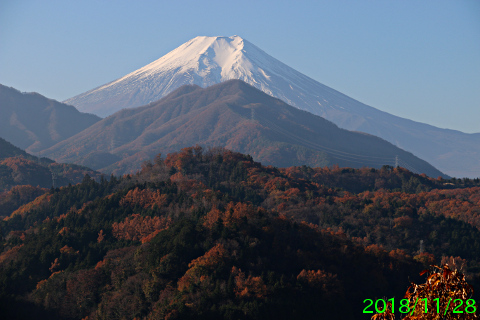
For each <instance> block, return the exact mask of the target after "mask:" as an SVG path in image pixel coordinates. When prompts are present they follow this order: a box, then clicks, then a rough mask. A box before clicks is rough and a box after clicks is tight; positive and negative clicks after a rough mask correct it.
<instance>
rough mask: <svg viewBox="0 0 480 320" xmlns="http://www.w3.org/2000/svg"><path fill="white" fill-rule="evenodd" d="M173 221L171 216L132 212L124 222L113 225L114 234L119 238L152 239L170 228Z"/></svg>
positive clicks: (145, 240) (143, 240) (144, 240)
mask: <svg viewBox="0 0 480 320" xmlns="http://www.w3.org/2000/svg"><path fill="white" fill-rule="evenodd" d="M171 223H172V221H171V219H170V218H165V217H158V216H157V217H149V216H146V217H143V216H141V215H139V214H132V215H131V216H129V217H127V218H126V219H125V220H124V221H123V222H115V223H113V225H112V233H113V236H114V237H115V238H117V239H119V240H133V241H139V240H140V241H142V243H145V242H148V241H150V240H151V239H152V238H153V237H154V236H155V235H157V234H158V233H159V232H160V231H162V230H164V229H166V228H168V226H170V225H171Z"/></svg>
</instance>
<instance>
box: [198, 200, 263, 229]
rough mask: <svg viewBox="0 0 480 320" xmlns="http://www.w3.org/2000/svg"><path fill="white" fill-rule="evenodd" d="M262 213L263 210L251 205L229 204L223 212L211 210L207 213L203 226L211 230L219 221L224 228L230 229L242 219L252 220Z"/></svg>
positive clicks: (215, 209)
mask: <svg viewBox="0 0 480 320" xmlns="http://www.w3.org/2000/svg"><path fill="white" fill-rule="evenodd" d="M263 212H264V210H263V209H261V208H255V207H254V206H253V205H251V204H247V203H241V202H238V203H233V202H230V203H229V204H228V205H227V207H226V208H225V211H221V210H219V209H217V208H213V209H212V210H211V211H210V212H208V213H207V214H206V216H205V217H204V218H203V219H204V223H203V226H205V227H207V228H211V227H212V226H213V225H214V224H215V223H216V222H217V221H221V222H222V223H223V225H224V226H226V227H230V226H232V225H233V224H235V223H237V224H238V223H240V222H241V221H242V220H243V219H250V218H254V217H255V216H256V215H259V214H262V213H263Z"/></svg>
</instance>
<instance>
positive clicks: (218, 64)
mask: <svg viewBox="0 0 480 320" xmlns="http://www.w3.org/2000/svg"><path fill="white" fill-rule="evenodd" d="M230 79H239V80H243V81H245V82H247V83H249V84H251V85H253V86H255V87H256V88H258V89H260V90H262V91H264V92H265V93H268V94H270V95H272V96H274V97H277V98H280V99H282V100H284V101H285V102H287V103H289V104H291V105H293V106H295V107H298V108H300V109H304V110H307V111H310V112H313V113H316V114H319V115H322V116H325V113H324V112H323V111H322V110H321V108H320V109H319V108H318V106H323V104H324V103H325V100H327V101H329V100H331V102H332V103H334V104H336V103H335V101H334V100H338V98H339V97H340V98H347V100H348V99H349V98H348V97H346V96H343V95H342V94H340V93H338V92H336V91H334V90H332V89H330V88H328V87H325V86H323V85H322V84H320V83H318V82H317V81H315V80H313V79H311V78H309V77H307V76H305V75H303V74H301V73H300V72H298V71H296V70H294V69H292V68H290V67H289V66H287V65H285V64H284V63H282V62H280V61H278V60H277V59H275V58H273V57H272V56H270V55H268V54H267V53H265V52H264V51H262V50H261V49H259V48H258V47H256V46H255V45H253V44H252V43H250V42H248V41H247V40H245V39H242V38H241V37H239V36H232V37H203V36H202V37H196V38H194V39H192V40H190V41H188V42H186V43H184V44H182V45H181V46H179V47H178V48H176V49H175V50H173V51H171V52H169V53H167V54H166V55H164V56H163V57H161V58H160V59H158V60H156V61H154V62H152V63H150V64H148V65H146V66H145V67H143V68H140V69H138V70H136V71H134V72H132V73H130V74H127V75H126V76H124V77H122V78H120V79H117V80H115V81H113V82H110V83H108V84H105V85H103V86H100V87H98V88H95V89H93V90H90V91H88V92H85V93H83V94H80V95H78V96H76V97H73V98H70V99H68V100H66V101H65V103H68V104H72V105H74V106H76V107H77V108H78V109H79V110H81V111H84V112H89V113H94V114H97V115H99V116H102V117H105V116H109V115H110V114H113V113H114V112H116V111H118V110H120V109H123V108H131V107H137V106H141V105H144V104H148V103H150V102H153V101H156V100H158V99H160V98H162V97H163V96H165V95H166V94H168V93H170V92H171V91H173V90H175V89H176V88H178V87H180V86H182V85H184V84H196V85H199V86H201V87H207V86H210V85H213V84H216V83H219V82H222V81H225V80H230ZM312 93H313V94H312ZM315 93H316V94H315ZM322 93H323V94H324V96H322V97H320V96H319V95H318V94H322ZM325 94H327V95H328V98H327V97H326V96H325ZM332 94H333V96H332ZM334 96H336V97H334ZM342 100H343V99H342ZM350 100H351V99H350ZM345 102H346V101H342V104H343V106H342V108H345ZM327 104H328V103H327ZM327 104H326V105H327Z"/></svg>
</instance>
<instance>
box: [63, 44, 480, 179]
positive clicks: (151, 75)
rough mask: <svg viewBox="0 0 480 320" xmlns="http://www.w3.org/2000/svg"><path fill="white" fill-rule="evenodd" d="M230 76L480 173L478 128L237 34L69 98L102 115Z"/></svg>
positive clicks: (460, 173)
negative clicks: (465, 129)
mask: <svg viewBox="0 0 480 320" xmlns="http://www.w3.org/2000/svg"><path fill="white" fill-rule="evenodd" d="M229 79H240V80H243V81H245V82H247V83H249V84H251V85H253V86H254V87H256V88H258V89H260V90H262V91H264V92H265V93H268V94H270V95H272V96H274V97H276V98H279V99H281V100H283V101H285V102H287V103H288V104H290V105H292V106H295V107H297V108H299V109H302V110H306V111H309V112H311V113H313V114H316V115H319V116H322V117H324V118H326V119H328V120H330V121H332V122H334V123H336V124H337V125H338V126H339V127H341V128H345V129H349V130H357V131H363V132H367V133H370V134H373V135H376V136H379V137H382V138H383V139H385V140H387V141H389V142H391V143H393V144H395V145H397V146H399V147H401V148H403V149H405V150H407V151H410V152H413V153H414V154H415V155H417V156H419V157H420V158H423V159H425V160H427V161H428V162H430V163H432V164H433V165H435V166H436V167H437V168H439V169H440V170H441V171H443V172H445V173H447V174H449V175H452V176H457V177H465V176H466V177H478V176H480V160H479V159H480V134H466V133H462V132H459V131H454V130H446V129H440V128H436V127H433V126H430V125H427V124H423V123H418V122H414V121H411V120H407V119H403V118H400V117H396V116H393V115H391V114H388V113H386V112H383V111H380V110H377V109H375V108H372V107H370V106H367V105H365V104H363V103H361V102H359V101H356V100H354V99H352V98H350V97H348V96H346V95H344V94H342V93H340V92H338V91H336V90H334V89H331V88H329V87H327V86H325V85H323V84H321V83H319V82H317V81H315V80H313V79H311V78H309V77H308V76H306V75H304V74H302V73H300V72H298V71H296V70H294V69H292V68H290V67H289V66H287V65H285V64H284V63H282V62H280V61H278V60H277V59H275V58H273V57H272V56H270V55H268V54H267V53H265V52H264V51H262V50H261V49H259V48H258V47H256V46H255V45H253V44H252V43H250V42H248V41H246V40H245V39H242V38H241V37H239V36H232V37H196V38H194V39H192V40H190V41H188V42H186V43H184V44H183V45H181V46H180V47H178V48H176V49H175V50H173V51H171V52H170V53H168V54H166V55H165V56H163V57H161V58H160V59H158V60H156V61H154V62H152V63H150V64H148V65H146V66H145V67H143V68H140V69H138V70H136V71H134V72H132V73H130V74H128V75H126V76H124V77H122V78H120V79H117V80H115V81H113V82H110V83H108V84H106V85H103V86H100V87H98V88H96V89H93V90H90V91H88V92H86V93H83V94H80V95H78V96H76V97H73V98H70V99H68V100H66V101H65V103H68V104H72V105H74V106H76V107H77V108H78V109H79V110H81V111H83V112H89V113H94V114H97V115H99V116H103V117H104V116H109V115H111V114H113V113H114V112H116V111H118V110H120V109H123V108H131V107H137V106H141V105H145V104H148V103H150V102H153V101H156V100H158V99H160V98H162V97H164V96H165V95H166V94H168V93H170V92H171V91H173V90H175V89H177V88H178V87H180V86H182V85H184V84H196V85H199V86H201V87H207V86H210V85H213V84H216V83H219V82H222V81H225V80H229Z"/></svg>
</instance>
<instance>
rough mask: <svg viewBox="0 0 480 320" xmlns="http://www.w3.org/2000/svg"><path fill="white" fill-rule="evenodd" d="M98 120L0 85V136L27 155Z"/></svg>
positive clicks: (41, 97) (37, 95)
mask: <svg viewBox="0 0 480 320" xmlns="http://www.w3.org/2000/svg"><path fill="white" fill-rule="evenodd" d="M99 120H100V118H99V117H97V116H95V115H93V114H87V113H81V112H79V111H78V110H77V109H76V108H75V107H74V106H71V105H66V104H63V103H60V102H58V101H56V100H53V99H49V98H46V97H44V96H42V95H41V94H39V93H22V92H20V91H19V90H17V89H14V88H9V87H7V86H4V85H0V137H2V138H4V139H6V140H7V141H9V142H11V143H12V144H13V145H15V146H17V147H19V148H20V149H25V150H26V151H28V152H38V151H40V150H43V149H47V148H48V147H51V146H53V145H54V144H56V143H57V142H59V141H62V140H64V139H66V138H69V137H71V136H73V135H75V134H76V133H78V132H80V131H82V130H84V129H86V128H87V127H89V126H90V125H92V124H94V123H95V122H97V121H99Z"/></svg>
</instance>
